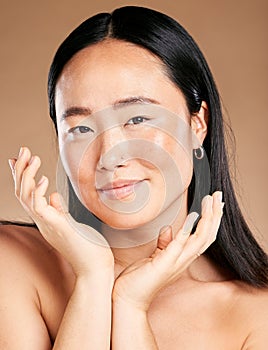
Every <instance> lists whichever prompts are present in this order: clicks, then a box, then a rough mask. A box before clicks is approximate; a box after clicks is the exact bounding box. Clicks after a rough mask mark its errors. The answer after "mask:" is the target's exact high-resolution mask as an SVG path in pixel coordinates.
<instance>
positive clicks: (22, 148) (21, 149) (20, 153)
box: [19, 147, 24, 157]
mask: <svg viewBox="0 0 268 350" xmlns="http://www.w3.org/2000/svg"><path fill="white" fill-rule="evenodd" d="M23 152H24V147H21V148H20V151H19V157H21V156H22V155H23Z"/></svg>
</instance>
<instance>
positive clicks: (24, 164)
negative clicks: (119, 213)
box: [9, 147, 114, 277]
mask: <svg viewBox="0 0 268 350" xmlns="http://www.w3.org/2000/svg"><path fill="white" fill-rule="evenodd" d="M9 163H10V166H11V169H12V174H13V178H14V182H15V193H16V197H17V198H18V199H19V201H20V203H21V204H22V206H23V207H24V209H25V210H26V211H27V213H28V214H29V215H30V216H31V218H32V219H33V220H34V222H35V223H36V225H37V226H38V228H39V231H40V232H41V234H42V236H43V237H44V239H45V240H46V241H47V242H48V243H49V244H51V245H52V246H53V247H54V248H55V249H56V250H57V251H58V252H59V253H60V254H61V255H62V256H63V257H64V258H65V259H66V260H67V261H68V262H69V263H70V264H71V266H72V268H73V270H74V273H75V274H76V276H77V277H78V276H82V275H92V274H95V275H97V274H99V273H100V274H102V273H105V272H106V271H107V272H109V273H110V272H111V273H113V271H114V258H113V254H112V251H111V249H110V247H109V245H108V243H107V241H106V240H105V239H104V237H103V236H102V235H101V234H100V233H99V232H97V231H96V230H95V229H93V228H92V227H88V226H85V225H82V224H79V223H77V222H76V221H75V220H74V219H73V218H72V217H71V215H70V214H69V213H68V212H67V211H66V210H64V207H63V204H62V199H61V197H60V195H59V194H58V193H53V194H52V195H51V196H50V199H49V203H48V202H47V200H46V198H45V194H46V191H47V188H48V184H49V182H48V179H47V178H46V177H45V176H43V177H42V178H41V180H40V181H39V183H38V184H36V181H35V176H36V173H37V171H38V169H39V167H40V165H41V161H40V158H39V157H37V156H34V157H31V152H30V150H29V149H28V148H26V147H23V148H22V152H21V153H20V155H19V157H18V160H15V159H11V160H10V161H9ZM85 229H86V230H87V237H89V235H90V238H92V239H90V240H89V239H86V238H84V237H83V236H82V235H81V234H79V233H78V231H80V230H85ZM92 242H96V243H92Z"/></svg>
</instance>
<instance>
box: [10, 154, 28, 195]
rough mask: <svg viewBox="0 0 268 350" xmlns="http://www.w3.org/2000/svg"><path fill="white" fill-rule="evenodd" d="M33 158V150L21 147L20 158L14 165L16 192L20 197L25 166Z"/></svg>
mask: <svg viewBox="0 0 268 350" xmlns="http://www.w3.org/2000/svg"><path fill="white" fill-rule="evenodd" d="M30 158H31V152H30V151H29V149H28V148H26V147H21V149H20V152H19V157H18V160H17V161H16V163H15V166H14V181H15V194H16V197H17V198H18V199H20V191H21V181H22V176H23V172H24V170H25V168H26V167H27V165H28V162H29V160H30Z"/></svg>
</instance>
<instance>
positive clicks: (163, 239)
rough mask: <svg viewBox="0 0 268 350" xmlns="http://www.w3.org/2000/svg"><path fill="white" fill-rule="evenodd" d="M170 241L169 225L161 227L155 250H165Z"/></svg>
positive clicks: (170, 230)
mask: <svg viewBox="0 0 268 350" xmlns="http://www.w3.org/2000/svg"><path fill="white" fill-rule="evenodd" d="M171 241H172V227H171V226H170V225H168V226H164V227H162V228H161V230H160V233H159V236H158V241H157V248H159V249H165V248H166V247H167V246H168V244H169V243H170V242H171Z"/></svg>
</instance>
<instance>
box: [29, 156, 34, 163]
mask: <svg viewBox="0 0 268 350" xmlns="http://www.w3.org/2000/svg"><path fill="white" fill-rule="evenodd" d="M34 160H35V157H34V156H32V157H31V159H30V161H29V165H31V164H32V163H33V162H34Z"/></svg>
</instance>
